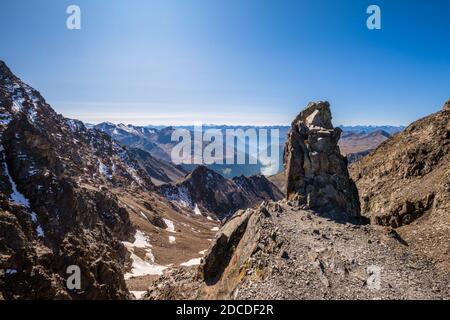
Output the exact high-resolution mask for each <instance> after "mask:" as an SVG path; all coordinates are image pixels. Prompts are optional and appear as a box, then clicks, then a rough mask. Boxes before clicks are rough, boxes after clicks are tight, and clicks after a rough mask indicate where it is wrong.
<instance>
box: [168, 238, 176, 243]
mask: <svg viewBox="0 0 450 320" xmlns="http://www.w3.org/2000/svg"><path fill="white" fill-rule="evenodd" d="M176 240H177V239H176V238H175V237H174V236H169V243H171V244H174V243H176Z"/></svg>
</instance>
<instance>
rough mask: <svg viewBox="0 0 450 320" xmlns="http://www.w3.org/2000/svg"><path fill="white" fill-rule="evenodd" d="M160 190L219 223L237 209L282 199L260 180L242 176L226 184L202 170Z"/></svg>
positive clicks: (173, 199) (181, 204) (265, 180)
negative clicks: (218, 220)
mask: <svg viewBox="0 0 450 320" xmlns="http://www.w3.org/2000/svg"><path fill="white" fill-rule="evenodd" d="M160 190H161V193H162V194H163V195H165V197H166V198H167V199H169V200H171V201H174V202H175V203H177V204H178V205H179V206H181V207H185V208H190V209H191V210H193V212H194V213H196V214H198V215H201V214H204V215H206V216H212V217H214V218H218V219H220V220H222V219H225V218H227V217H228V216H230V215H231V214H233V213H234V212H235V211H237V210H238V209H243V208H250V207H253V206H255V205H258V204H259V203H261V202H262V201H264V200H279V199H281V198H282V197H283V196H282V193H281V192H280V191H279V190H278V189H277V187H275V186H274V185H273V184H272V183H271V182H269V181H268V180H267V179H266V178H265V177H263V176H252V177H249V178H247V177H244V176H241V177H236V178H233V179H232V180H228V179H225V178H224V177H222V176H221V175H220V174H218V173H217V172H215V171H213V170H210V169H208V168H206V167H205V166H199V167H197V168H196V169H194V171H192V173H191V174H189V175H188V176H187V177H186V178H185V179H184V180H183V181H182V182H179V183H177V184H175V185H173V184H168V185H163V186H161V187H160Z"/></svg>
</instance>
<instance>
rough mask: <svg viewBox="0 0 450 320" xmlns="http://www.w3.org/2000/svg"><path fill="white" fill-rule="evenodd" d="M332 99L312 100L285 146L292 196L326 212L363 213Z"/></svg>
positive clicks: (297, 121) (293, 123) (288, 192)
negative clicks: (342, 147) (336, 125)
mask: <svg viewBox="0 0 450 320" xmlns="http://www.w3.org/2000/svg"><path fill="white" fill-rule="evenodd" d="M331 119H332V116H331V111H330V104H329V103H328V102H322V101H321V102H317V103H309V104H308V106H307V107H306V108H305V109H304V110H303V111H302V112H300V114H299V115H298V116H297V117H296V119H295V120H294V122H292V127H291V131H290V133H289V136H288V140H287V142H286V146H285V151H284V152H285V153H284V162H285V173H286V179H287V182H286V186H287V197H288V199H291V200H292V199H293V200H298V201H299V204H300V205H305V206H307V207H308V208H310V209H314V210H317V211H319V212H323V213H326V214H332V215H334V214H340V213H345V214H346V215H349V216H359V214H360V209H359V200H358V191H357V189H356V186H355V184H354V183H353V181H352V180H351V179H350V176H349V173H348V170H347V162H346V159H345V158H344V157H343V156H342V155H341V152H340V150H339V146H338V141H339V138H340V136H341V129H339V128H334V127H333V124H332V123H331Z"/></svg>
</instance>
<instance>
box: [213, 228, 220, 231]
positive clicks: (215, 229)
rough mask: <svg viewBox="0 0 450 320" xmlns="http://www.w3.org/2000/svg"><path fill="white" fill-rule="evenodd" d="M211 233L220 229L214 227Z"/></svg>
mask: <svg viewBox="0 0 450 320" xmlns="http://www.w3.org/2000/svg"><path fill="white" fill-rule="evenodd" d="M211 231H219V227H214V228H212V229H211Z"/></svg>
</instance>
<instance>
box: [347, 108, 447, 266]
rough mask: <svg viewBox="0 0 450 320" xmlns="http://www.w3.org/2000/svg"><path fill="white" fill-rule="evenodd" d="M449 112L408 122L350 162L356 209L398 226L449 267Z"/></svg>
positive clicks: (405, 235) (418, 245) (422, 248)
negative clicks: (357, 198) (357, 199)
mask: <svg viewBox="0 0 450 320" xmlns="http://www.w3.org/2000/svg"><path fill="white" fill-rule="evenodd" d="M449 164H450V111H449V110H448V108H447V109H446V108H445V106H444V110H443V111H440V112H437V113H435V114H432V115H430V116H428V117H425V118H423V119H420V120H418V121H416V122H414V123H412V124H411V125H410V126H408V128H406V130H405V131H404V132H402V133H400V134H397V135H395V136H394V137H393V138H392V139H390V140H388V141H386V142H384V143H383V144H381V145H380V146H379V147H378V148H377V149H376V150H375V151H374V152H373V153H371V154H370V155H369V156H367V157H365V158H363V159H362V160H360V161H359V162H357V163H355V164H354V165H353V166H351V169H350V172H351V174H352V177H353V179H354V180H355V182H356V184H357V186H358V189H359V193H360V197H361V205H362V213H363V214H364V215H367V216H368V217H370V218H371V220H372V222H373V223H376V224H381V225H387V226H391V227H401V226H405V227H403V228H400V229H399V230H398V232H400V233H401V234H402V235H404V237H405V239H408V240H411V245H412V246H414V247H417V248H419V247H420V250H421V251H423V252H427V253H429V254H430V256H433V257H434V258H435V259H436V260H437V261H440V262H441V263H443V264H446V265H447V266H449V267H450V236H449V235H450V165H449Z"/></svg>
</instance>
